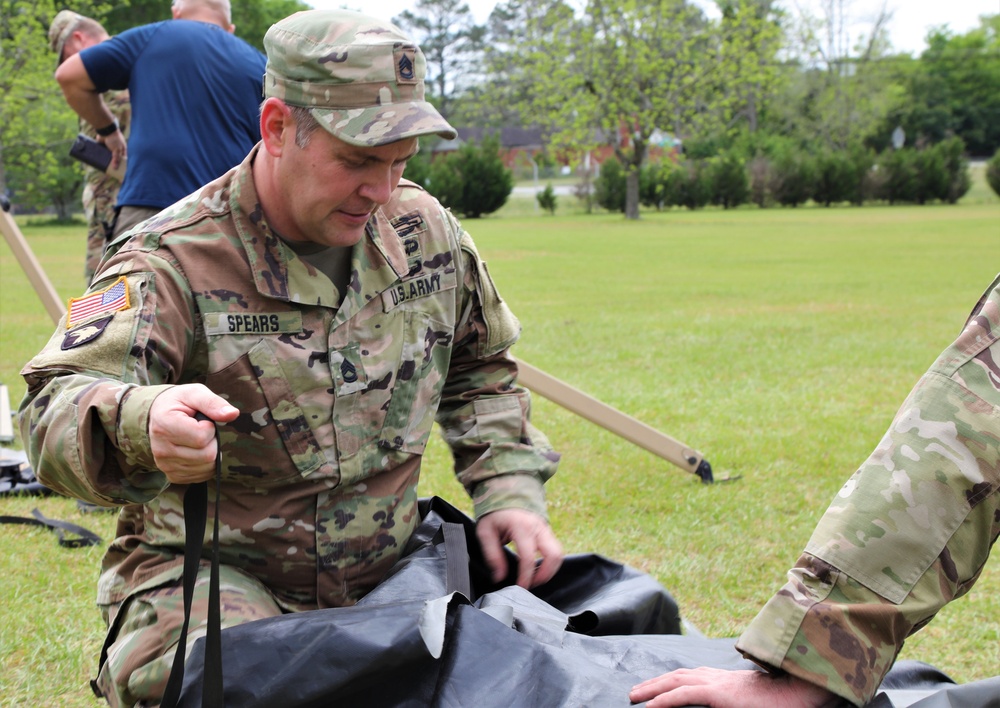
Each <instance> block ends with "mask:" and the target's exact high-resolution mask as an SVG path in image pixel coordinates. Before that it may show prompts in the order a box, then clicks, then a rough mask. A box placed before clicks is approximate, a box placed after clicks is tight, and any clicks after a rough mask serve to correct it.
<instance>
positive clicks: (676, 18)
mask: <svg viewBox="0 0 1000 708" xmlns="http://www.w3.org/2000/svg"><path fill="white" fill-rule="evenodd" d="M736 6H737V8H738V9H739V8H746V7H747V6H748V0H740V2H739V3H737V5H736ZM496 12H504V13H506V14H507V15H508V16H516V17H520V18H523V19H524V20H525V21H526V22H527V23H528V25H527V26H526V28H525V32H524V38H525V39H524V41H522V42H519V43H517V44H516V45H514V46H512V48H511V49H509V50H507V51H503V52H502V53H496V52H494V53H492V54H491V55H490V58H491V63H490V74H491V75H498V76H501V77H502V79H501V81H500V82H498V83H499V86H500V90H501V91H502V95H503V96H504V98H506V99H508V100H511V101H514V102H516V105H517V106H518V108H519V109H520V111H521V113H522V115H523V116H525V117H528V118H530V119H532V120H533V121H537V122H538V123H539V124H541V125H544V126H546V127H547V128H548V130H549V131H550V134H551V140H552V141H553V143H554V144H555V145H556V146H558V147H561V148H563V149H568V150H574V151H586V150H589V149H592V148H594V147H596V146H597V145H599V144H606V145H610V146H611V147H612V148H613V150H614V154H615V157H616V158H617V159H618V161H619V162H620V164H621V166H622V168H623V171H624V173H625V183H626V194H625V215H626V217H627V218H629V219H637V218H639V203H640V201H639V197H640V194H639V191H640V189H639V186H640V185H639V177H640V171H641V168H642V165H643V164H644V163H645V161H646V158H647V156H648V153H649V146H650V139H651V137H652V136H653V133H654V132H655V131H657V130H662V131H670V132H673V133H674V134H678V135H685V134H689V133H691V132H693V131H702V132H704V131H705V129H706V127H707V126H708V125H715V124H719V123H721V122H723V121H725V120H726V116H731V115H732V114H733V113H734V106H735V105H736V103H737V101H739V100H741V99H740V96H739V94H738V93H736V92H720V91H719V90H717V89H718V87H720V86H723V85H725V84H726V82H732V83H740V82H743V81H745V80H746V78H747V75H748V74H754V75H756V74H755V72H756V71H757V68H759V66H760V64H761V63H760V62H759V61H758V59H757V57H756V55H753V57H752V58H751V59H747V55H748V52H747V51H746V50H747V49H748V48H749V47H750V46H751V45H753V44H754V41H755V40H754V37H755V36H757V37H758V38H759V37H761V36H765V35H766V34H767V33H766V32H765V31H764V29H763V26H762V21H761V20H760V18H759V16H755V15H754V14H753V13H750V12H746V13H745V14H744V13H743V12H742V11H741V12H737V13H735V14H734V15H733V16H732V17H733V19H731V20H727V19H725V18H724V19H723V20H722V21H720V22H719V23H712V22H709V21H708V20H707V19H706V18H705V16H704V15H703V14H702V12H701V11H700V10H699V9H698V8H696V7H694V6H692V5H690V4H688V3H687V2H684V0H649V1H646V0H616V1H612V0H589V2H587V5H586V8H585V9H584V11H583V13H582V15H581V16H579V17H577V16H576V15H575V14H573V13H572V12H570V11H568V6H567V5H566V4H565V3H563V2H561V0H550V1H549V2H545V1H544V0H517V2H513V1H512V2H507V3H504V4H503V5H501V6H499V7H498V10H497V11H496ZM737 19H738V21H737ZM491 26H492V25H491ZM491 43H492V41H491ZM755 67H756V68H755Z"/></svg>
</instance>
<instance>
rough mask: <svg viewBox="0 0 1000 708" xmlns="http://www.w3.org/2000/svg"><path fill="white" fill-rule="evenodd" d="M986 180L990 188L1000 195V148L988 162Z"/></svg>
mask: <svg viewBox="0 0 1000 708" xmlns="http://www.w3.org/2000/svg"><path fill="white" fill-rule="evenodd" d="M986 182H987V183H988V184H989V185H990V189H992V190H993V192H994V193H995V194H996V195H997V196H998V197H1000V148H997V151H996V152H995V153H993V157H991V158H990V161H989V162H988V163H987V164H986Z"/></svg>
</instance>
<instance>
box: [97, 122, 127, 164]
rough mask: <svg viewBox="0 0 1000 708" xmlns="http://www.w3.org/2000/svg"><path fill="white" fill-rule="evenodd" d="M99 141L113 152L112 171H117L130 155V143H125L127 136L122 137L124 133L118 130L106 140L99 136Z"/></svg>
mask: <svg viewBox="0 0 1000 708" xmlns="http://www.w3.org/2000/svg"><path fill="white" fill-rule="evenodd" d="M97 139H98V141H100V142H103V143H104V144H105V145H106V146H107V148H108V150H110V151H111V169H112V170H117V169H118V167H119V165H121V164H123V161H124V160H125V157H126V156H127V155H128V143H127V142H126V141H125V136H124V135H122V131H120V130H116V131H115V132H113V133H112V134H111V135H109V136H108V137H106V138H102V137H100V136H98V138H97Z"/></svg>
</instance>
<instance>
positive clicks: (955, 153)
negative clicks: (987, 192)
mask: <svg viewBox="0 0 1000 708" xmlns="http://www.w3.org/2000/svg"><path fill="white" fill-rule="evenodd" d="M934 148H935V150H936V151H937V152H938V154H939V155H940V156H941V162H942V164H943V165H944V171H945V175H946V178H945V180H944V183H943V191H942V192H941V193H940V194H938V196H937V198H938V199H940V200H941V201H944V202H948V203H949V204H955V203H956V202H957V201H958V200H959V199H961V198H962V197H964V196H965V195H966V193H967V192H968V191H969V190H970V189H971V188H972V176H971V175H970V174H969V161H968V160H967V159H966V157H965V142H964V141H963V140H962V139H961V138H960V137H958V136H957V135H953V136H952V137H950V138H946V139H944V140H942V141H941V142H940V143H938V144H937V145H935V146H934Z"/></svg>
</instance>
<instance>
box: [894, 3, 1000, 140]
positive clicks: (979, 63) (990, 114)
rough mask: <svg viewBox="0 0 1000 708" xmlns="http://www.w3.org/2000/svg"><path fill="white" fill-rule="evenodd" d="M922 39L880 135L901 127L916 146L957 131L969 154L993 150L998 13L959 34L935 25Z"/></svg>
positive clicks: (998, 87)
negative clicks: (924, 45) (921, 49)
mask: <svg viewBox="0 0 1000 708" xmlns="http://www.w3.org/2000/svg"><path fill="white" fill-rule="evenodd" d="M927 43H928V47H927V49H926V50H925V51H924V52H923V54H921V55H920V59H919V60H918V61H914V62H912V64H911V66H908V67H907V71H906V72H905V73H904V74H903V85H904V86H905V93H904V95H903V96H902V97H901V98H900V100H899V103H898V105H897V106H896V108H895V109H894V110H893V111H892V113H890V115H889V116H888V118H887V120H886V123H885V126H884V128H883V135H886V136H887V135H888V134H890V133H891V132H892V131H893V130H894V129H895V128H896V126H901V127H902V128H903V129H904V131H905V132H906V135H907V136H908V137H909V138H910V142H911V143H913V144H917V145H918V146H919V145H921V144H923V143H924V142H932V143H936V142H940V141H941V140H943V139H944V138H946V137H947V136H949V135H957V136H958V137H960V138H961V139H962V140H963V141H964V142H965V145H966V148H967V150H968V151H969V153H970V154H972V155H976V156H981V157H986V156H989V155H991V154H993V152H994V151H995V150H996V149H997V148H1000V121H998V120H997V115H1000V60H998V57H1000V14H997V15H992V16H988V17H983V18H981V20H980V25H979V27H977V28H975V29H973V30H970V31H969V32H967V33H966V34H962V35H955V34H952V33H951V32H949V31H948V30H947V29H944V28H938V29H935V30H933V31H932V32H931V33H930V35H929V36H928V39H927Z"/></svg>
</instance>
